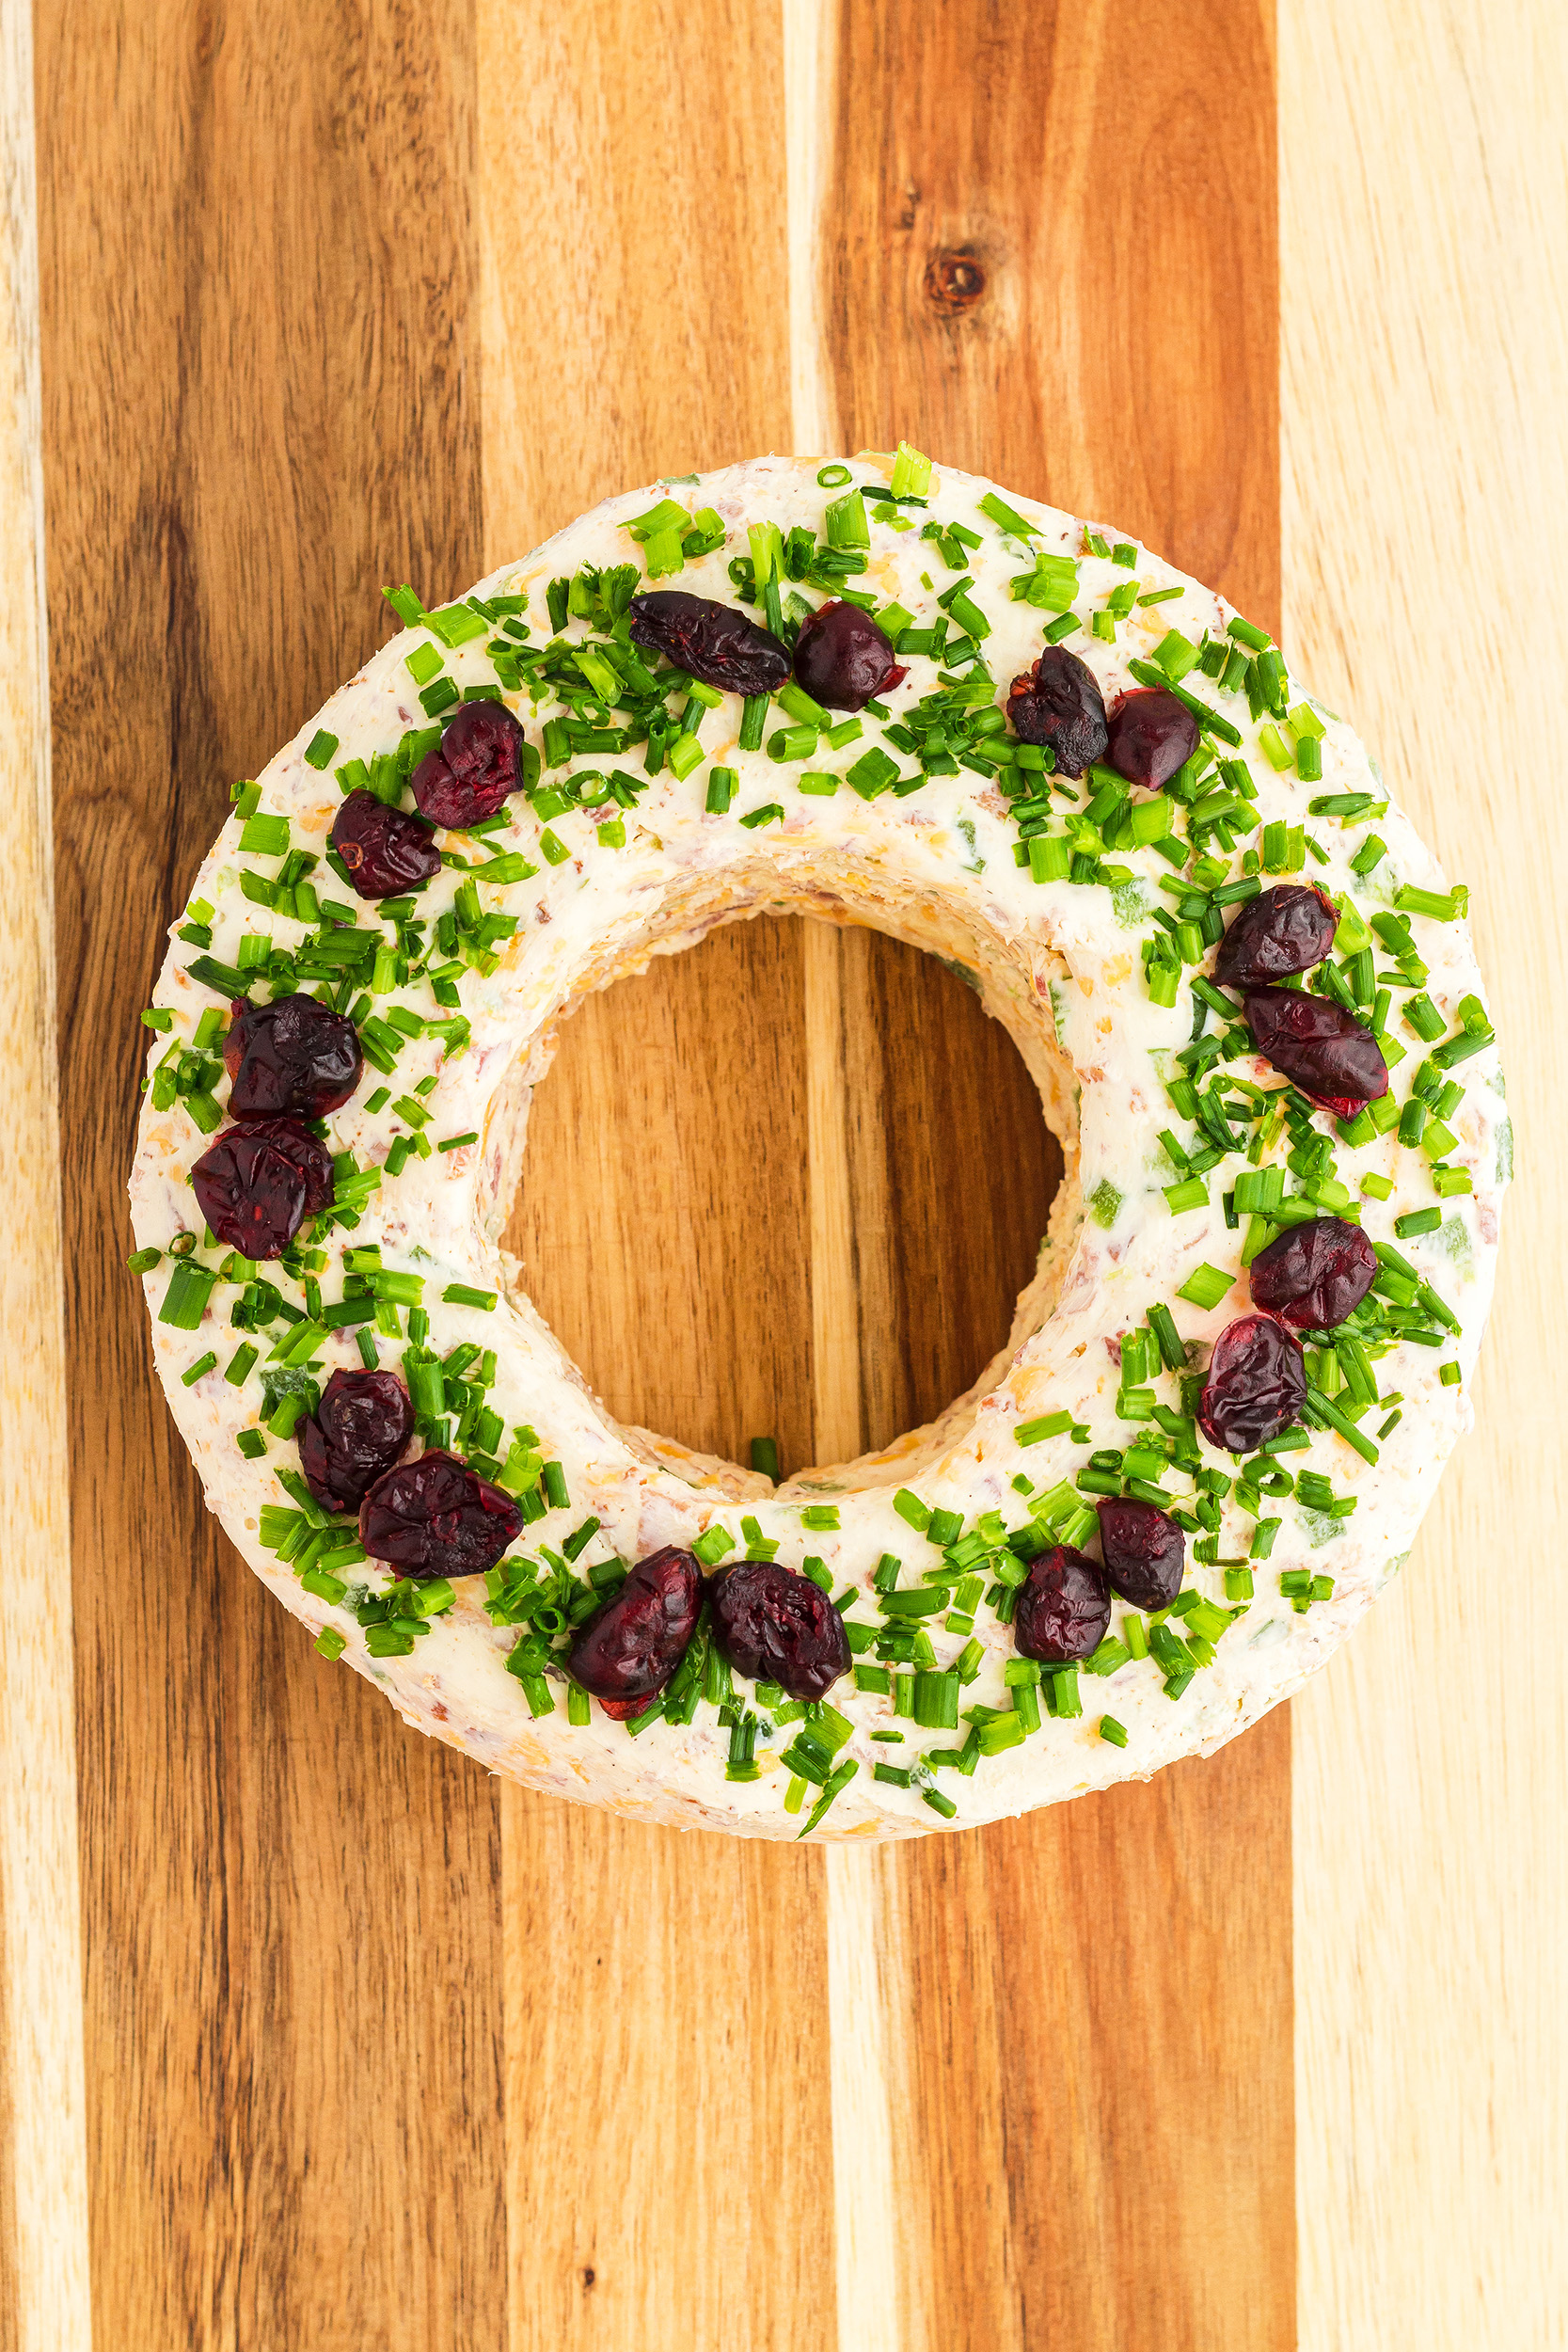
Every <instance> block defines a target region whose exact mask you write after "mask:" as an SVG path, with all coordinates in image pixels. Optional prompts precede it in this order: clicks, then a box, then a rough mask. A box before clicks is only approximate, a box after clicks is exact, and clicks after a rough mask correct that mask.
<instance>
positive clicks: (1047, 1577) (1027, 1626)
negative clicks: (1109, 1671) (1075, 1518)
mask: <svg viewBox="0 0 1568 2352" xmlns="http://www.w3.org/2000/svg"><path fill="white" fill-rule="evenodd" d="M1110 1622H1111V1597H1110V1594H1109V1593H1108V1592H1107V1591H1106V1589H1105V1575H1104V1571H1103V1569H1102V1568H1101V1566H1100V1565H1099V1563H1098V1562H1097V1561H1094V1560H1091V1559H1090V1558H1089V1556H1088V1554H1087V1553H1086V1552H1083V1551H1074V1549H1073V1548H1072V1546H1071V1545H1070V1544H1057V1545H1055V1546H1054V1548H1053V1549H1052V1550H1050V1551H1048V1552H1045V1553H1043V1554H1042V1555H1041V1557H1040V1558H1039V1559H1038V1560H1037V1561H1036V1562H1035V1565H1034V1566H1033V1567H1032V1568H1031V1569H1030V1571H1029V1581H1028V1582H1027V1583H1026V1584H1023V1585H1022V1586H1021V1587H1020V1590H1019V1596H1018V1608H1017V1610H1016V1611H1015V1613H1014V1616H1013V1639H1014V1641H1015V1642H1016V1643H1017V1644H1018V1646H1019V1648H1020V1649H1021V1650H1022V1653H1023V1655H1024V1657H1025V1658H1038V1659H1040V1660H1041V1661H1043V1662H1044V1663H1045V1664H1046V1665H1048V1666H1065V1665H1067V1664H1069V1661H1071V1660H1072V1659H1074V1658H1087V1657H1089V1656H1090V1655H1091V1653H1092V1652H1093V1651H1094V1650H1096V1649H1098V1648H1099V1646H1100V1644H1101V1641H1102V1640H1103V1639H1104V1634H1105V1629H1106V1627H1107V1626H1108V1625H1109V1624H1110Z"/></svg>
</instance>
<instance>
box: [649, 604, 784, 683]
mask: <svg viewBox="0 0 1568 2352" xmlns="http://www.w3.org/2000/svg"><path fill="white" fill-rule="evenodd" d="M629 627H630V629H631V639H632V643H633V644H634V645H641V646H643V647H644V648H645V649H646V650H647V651H648V652H650V653H661V654H664V655H666V656H667V657H668V659H669V660H672V661H673V663H674V664H675V667H676V668H677V669H678V670H684V671H685V672H686V674H687V675H688V677H695V678H701V679H702V681H703V684H704V685H705V686H717V687H720V688H722V689H723V690H724V691H727V692H729V693H732V694H748V695H750V694H776V693H777V692H778V691H779V689H780V687H781V686H782V685H783V684H784V680H785V678H787V677H788V675H789V647H788V646H787V645H784V644H781V643H780V641H779V640H778V638H776V637H774V636H773V635H772V634H771V633H770V632H769V631H768V629H765V628H758V626H757V624H756V622H755V621H749V620H748V619H747V617H746V615H745V613H744V612H736V609H735V607H734V606H733V605H729V604H717V603H715V602H714V600H713V599H712V598H711V597H709V596H691V595H690V594H689V592H688V591H687V590H686V589H684V588H655V589H652V590H650V591H649V592H648V593H647V594H646V595H644V596H633V598H632V600H631V618H630V623H629Z"/></svg>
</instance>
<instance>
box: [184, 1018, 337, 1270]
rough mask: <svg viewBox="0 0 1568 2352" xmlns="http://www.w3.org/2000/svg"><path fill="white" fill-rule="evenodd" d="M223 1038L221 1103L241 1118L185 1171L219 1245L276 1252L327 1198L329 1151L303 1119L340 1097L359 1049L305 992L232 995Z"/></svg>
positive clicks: (254, 1254)
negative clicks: (225, 1097) (253, 997)
mask: <svg viewBox="0 0 1568 2352" xmlns="http://www.w3.org/2000/svg"><path fill="white" fill-rule="evenodd" d="M233 1014H234V1018H233V1022H232V1025H230V1031H229V1035H228V1037H227V1038H226V1039H225V1040H224V1047H223V1060H224V1067H225V1068H226V1070H227V1071H228V1073H229V1079H230V1086H229V1109H230V1115H231V1116H232V1117H233V1118H234V1119H235V1120H237V1121H239V1124H238V1125H236V1126H232V1127H226V1128H225V1129H224V1131H223V1133H222V1134H221V1135H220V1136H217V1137H216V1138H215V1139H214V1141H213V1142H212V1143H210V1144H209V1145H208V1147H207V1149H206V1151H205V1152H203V1153H202V1154H201V1157H200V1158H199V1159H198V1161H197V1163H196V1165H195V1167H194V1168H192V1170H191V1183H192V1184H193V1186H194V1188H195V1191H196V1197H197V1201H198V1206H199V1207H200V1210H201V1214H202V1216H204V1217H205V1218H206V1220H207V1222H208V1224H209V1225H210V1226H211V1228H212V1230H213V1232H214V1234H215V1235H216V1236H217V1238H218V1240H219V1241H220V1242H221V1243H222V1244H223V1247H224V1248H226V1249H237V1250H238V1251H239V1253H240V1255H241V1256H242V1257H244V1258H250V1259H254V1260H260V1259H264V1258H280V1257H281V1256H282V1254H283V1252H284V1250H285V1249H287V1248H288V1247H289V1245H290V1243H291V1242H292V1241H293V1238H294V1235H295V1234H296V1233H297V1232H298V1231H299V1229H300V1227H301V1226H302V1225H303V1224H304V1222H305V1219H306V1218H307V1217H308V1216H315V1215H316V1213H317V1212H318V1210H321V1209H325V1208H327V1207H329V1206H330V1204H331V1201H332V1196H333V1184H332V1155H331V1153H330V1152H328V1151H327V1150H326V1147H325V1144H323V1143H321V1142H320V1141H319V1140H318V1138H317V1137H316V1136H312V1135H311V1134H310V1133H309V1130H308V1127H307V1124H306V1122H307V1121H309V1120H317V1119H321V1118H324V1117H325V1114H326V1113H327V1112H328V1111H335V1110H337V1109H339V1108H340V1107H341V1105H342V1104H344V1103H346V1102H347V1101H348V1098H349V1096H350V1095H351V1094H352V1093H353V1092H354V1089H355V1088H356V1086H357V1085H358V1083H359V1074H360V1072H361V1071H362V1070H363V1068H364V1057H363V1056H362V1055H361V1053H360V1050H359V1040H358V1037H357V1035H356V1032H355V1027H354V1024H353V1022H352V1021H345V1020H344V1019H343V1018H342V1017H341V1015H340V1014H338V1013H335V1012H331V1011H329V1010H328V1009H327V1008H326V1006H325V1005H319V1004H318V1003H317V1002H316V1000H315V998H314V997H313V996H305V995H294V996H277V997H274V999H273V1001H272V1002H271V1004H268V1005H253V1004H251V1003H250V1001H249V999H248V998H246V997H244V996H241V997H236V999H235V1000H234V1005H233Z"/></svg>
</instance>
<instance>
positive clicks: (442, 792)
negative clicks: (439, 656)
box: [409, 702, 525, 833]
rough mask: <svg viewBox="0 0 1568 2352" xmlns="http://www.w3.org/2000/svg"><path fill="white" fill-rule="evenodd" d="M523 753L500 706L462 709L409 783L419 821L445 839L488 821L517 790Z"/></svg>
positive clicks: (517, 731)
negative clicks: (446, 833) (440, 827)
mask: <svg viewBox="0 0 1568 2352" xmlns="http://www.w3.org/2000/svg"><path fill="white" fill-rule="evenodd" d="M524 749H525V738H524V735H523V729H522V724H521V722H520V721H519V720H517V719H515V717H514V716H513V714H512V712H511V711H510V710H508V709H507V707H506V706H505V705H504V703H493V702H478V703H465V704H464V705H463V707H462V709H461V710H459V711H457V712H456V713H455V714H454V715H453V717H452V720H451V724H450V725H449V726H448V728H447V730H446V732H445V734H444V735H443V736H442V738H441V740H440V742H439V744H438V745H437V746H436V750H435V751H433V752H430V753H427V754H426V755H425V757H424V758H423V759H421V760H420V764H419V766H418V767H417V768H416V769H415V771H414V773H413V775H412V777H411V778H410V780H409V781H410V784H411V786H412V788H413V793H414V803H415V806H416V807H417V808H418V810H419V812H420V816H421V817H424V818H429V820H430V822H431V823H432V824H433V825H444V826H445V827H446V828H447V830H448V831H449V832H451V833H461V832H462V831H463V830H464V829H465V827H467V826H468V825H477V824H478V823H480V821H481V820H482V819H483V818H486V817H494V816H495V815H496V813H497V811H498V810H499V809H500V808H501V807H502V806H504V804H505V803H506V801H507V800H508V799H509V798H510V796H511V795H512V794H513V793H514V792H516V791H520V790H521V788H522V783H523V753H524Z"/></svg>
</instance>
